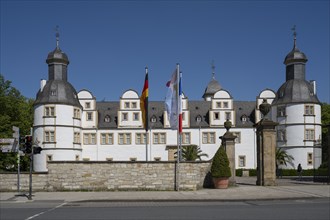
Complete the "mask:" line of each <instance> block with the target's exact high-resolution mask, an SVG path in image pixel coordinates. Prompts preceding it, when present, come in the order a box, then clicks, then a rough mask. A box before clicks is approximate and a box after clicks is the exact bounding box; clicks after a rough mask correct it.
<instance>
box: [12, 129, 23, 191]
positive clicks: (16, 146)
mask: <svg viewBox="0 0 330 220" xmlns="http://www.w3.org/2000/svg"><path fill="white" fill-rule="evenodd" d="M13 138H14V139H15V140H14V144H13V148H12V149H13V152H17V193H20V172H21V169H20V166H21V165H20V154H19V128H18V127H15V126H13Z"/></svg>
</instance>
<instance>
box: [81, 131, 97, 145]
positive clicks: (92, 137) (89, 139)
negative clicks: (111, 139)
mask: <svg viewBox="0 0 330 220" xmlns="http://www.w3.org/2000/svg"><path fill="white" fill-rule="evenodd" d="M84 144H86V145H90V144H96V134H95V133H85V134H84Z"/></svg>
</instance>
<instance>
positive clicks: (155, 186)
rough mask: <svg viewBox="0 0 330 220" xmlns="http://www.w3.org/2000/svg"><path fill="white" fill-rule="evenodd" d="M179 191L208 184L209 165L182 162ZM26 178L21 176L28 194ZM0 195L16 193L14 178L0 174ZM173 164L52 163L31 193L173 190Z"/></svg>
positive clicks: (39, 175) (36, 179)
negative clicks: (1, 192) (6, 192)
mask: <svg viewBox="0 0 330 220" xmlns="http://www.w3.org/2000/svg"><path fill="white" fill-rule="evenodd" d="M179 167H180V176H179V180H180V189H181V190H196V189H199V188H202V187H203V185H204V182H207V180H206V176H207V173H208V171H209V169H210V162H209V161H207V162H182V163H180V165H179ZM28 181H29V175H28V174H21V188H22V190H28V183H29V182H28ZM0 186H1V187H0V191H15V190H17V174H5V173H2V174H0ZM174 189H175V163H174V162H168V161H166V162H92V161H91V162H90V161H88V162H83V161H66V162H63V161H56V162H55V161H53V162H49V163H48V173H35V174H34V175H33V190H34V191H65V190H68V191H70V190H77V191H80V190H82V191H104V190H174Z"/></svg>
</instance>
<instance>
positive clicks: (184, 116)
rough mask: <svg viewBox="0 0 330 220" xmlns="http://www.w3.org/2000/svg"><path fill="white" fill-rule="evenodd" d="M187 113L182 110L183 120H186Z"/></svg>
mask: <svg viewBox="0 0 330 220" xmlns="http://www.w3.org/2000/svg"><path fill="white" fill-rule="evenodd" d="M185 118H186V114H185V113H184V112H182V121H184V120H186V119H185Z"/></svg>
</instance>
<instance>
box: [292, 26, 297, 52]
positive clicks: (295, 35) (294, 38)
mask: <svg viewBox="0 0 330 220" xmlns="http://www.w3.org/2000/svg"><path fill="white" fill-rule="evenodd" d="M291 30H292V31H293V48H294V49H295V48H296V46H297V43H296V41H297V31H296V25H293V27H292V28H291Z"/></svg>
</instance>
